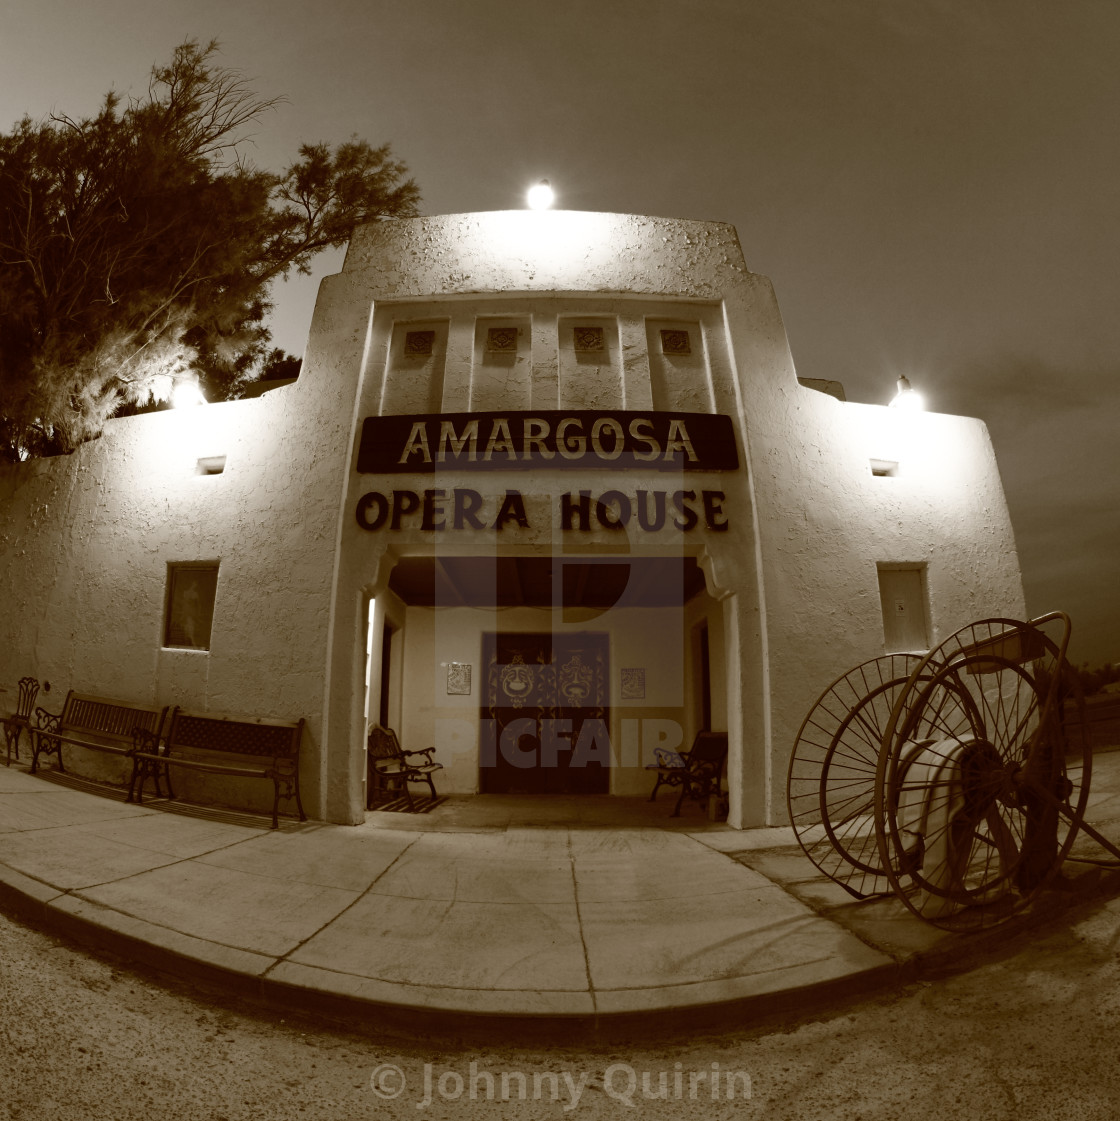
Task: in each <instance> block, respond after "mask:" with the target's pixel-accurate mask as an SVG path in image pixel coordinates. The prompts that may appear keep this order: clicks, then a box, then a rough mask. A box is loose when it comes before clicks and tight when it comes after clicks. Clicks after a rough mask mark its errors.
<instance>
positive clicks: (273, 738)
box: [128, 706, 307, 829]
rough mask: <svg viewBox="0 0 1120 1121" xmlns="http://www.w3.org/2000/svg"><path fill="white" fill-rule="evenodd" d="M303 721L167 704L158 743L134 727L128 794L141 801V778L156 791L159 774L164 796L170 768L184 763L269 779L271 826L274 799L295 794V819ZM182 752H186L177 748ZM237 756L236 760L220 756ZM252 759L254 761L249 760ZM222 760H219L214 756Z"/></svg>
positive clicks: (298, 805)
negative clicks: (150, 782) (188, 709)
mask: <svg viewBox="0 0 1120 1121" xmlns="http://www.w3.org/2000/svg"><path fill="white" fill-rule="evenodd" d="M302 738H303V721H302V720H298V721H296V722H295V723H289V722H281V721H275V720H261V719H249V718H245V717H241V718H239V717H232V716H218V715H214V714H206V715H202V714H197V713H191V712H184V711H183V710H182V709H181V708H179V707H178V706H176V707H175V708H173V709H172V710H171V720H170V723H169V725H168V729H167V734H166V736H165V737H164V738H163V742H162V744H161V742H160V739H159V737H158V736H157V735H155V734H153V733H152V732H150V731H148V730H145V729H140V730H138V731H137V733H136V743H135V747H134V749H133V751H132V753H131V754H132V780H131V782H130V783H129V786H128V800H129V801H130V802H141V801H142V800H143V794H144V783H145V782H146V781H147V780H148V779H149V778H150V779H152V780H153V781H154V783H155V788H156V795H157V797H159V796H161V794H160V785H159V783H160V778H161V777H163V778H165V779H166V780H167V790H168V795H169V797H172V798H174V797H175V793H174V790H173V789H172V787H171V775H170V768H173V767H184V768H187V769H189V770H194V771H201V772H204V773H207V774H217V775H230V776H232V777H236V778H262V779H269V780H270V781H271V782H272V785H273V790H274V795H273V799H272V828H273V829H277V828H279V818H278V814H279V806H280V799H281V798H284V799H286V800H290V799H293V798H294V799H295V803H296V809H297V811H298V812H299V819H300V821H306V820H307V815H306V814H305V813H304V812H303V802H302V801H301V799H300V796H299V748H300V741H301V740H302ZM183 752H186V753H187V754H183ZM234 756H241V757H242V761H240V762H238V761H236V760H231V761H229V762H226V761H224V760H226V759H230V757H234ZM250 759H253V760H256V762H253V763H250V762H249V760H250ZM219 760H223V761H219Z"/></svg>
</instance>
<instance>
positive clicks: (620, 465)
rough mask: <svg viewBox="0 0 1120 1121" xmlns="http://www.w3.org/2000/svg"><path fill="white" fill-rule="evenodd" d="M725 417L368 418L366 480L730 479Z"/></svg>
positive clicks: (730, 439)
mask: <svg viewBox="0 0 1120 1121" xmlns="http://www.w3.org/2000/svg"><path fill="white" fill-rule="evenodd" d="M738 466H739V452H738V449H737V448H736V446H735V430H734V427H733V425H732V423H731V418H730V417H729V416H724V415H722V414H712V413H662V412H596V411H592V410H584V411H576V412H563V411H542V412H509V413H496V412H494V413H432V414H427V415H415V414H413V415H410V416H381V417H367V418H366V420H365V422H364V423H363V425H362V438H361V443H360V445H359V447H358V471H359V472H361V473H363V474H367V473H368V474H379V475H392V474H402V473H417V474H434V473H435V472H437V471H441V470H451V471H502V470H510V469H519V468H527V467H534V468H538V469H539V468H559V469H565V468H580V467H582V468H587V467H594V468H602V469H604V470H608V471H610V470H645V471H649V470H656V471H734V470H735V469H736V468H738Z"/></svg>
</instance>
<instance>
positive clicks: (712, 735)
mask: <svg viewBox="0 0 1120 1121" xmlns="http://www.w3.org/2000/svg"><path fill="white" fill-rule="evenodd" d="M726 758H727V733H726V732H697V734H696V739H695V740H693V741H692V750H691V751H690V752H689V753H688V769H689V770H690V771H692V772H693V773H696V772H698V771H709V770H711V771H721V770H722V769H723V761H724V760H725V759H726Z"/></svg>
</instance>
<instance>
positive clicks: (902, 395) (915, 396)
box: [891, 377, 926, 413]
mask: <svg viewBox="0 0 1120 1121" xmlns="http://www.w3.org/2000/svg"><path fill="white" fill-rule="evenodd" d="M925 407H926V403H925V402H924V401H923V400H922V395H921V394H920V393H919V392H918V391H917V390H916V389H914V387H913V386H912V385H911V384H910V379H909V378H907V377H900V378H899V379H898V392H897V393H896V394H895V395H894V400H893V401H891V408H895V409H905V410H906V411H907V412H912V413H913V412H920V411H921V410H922V409H924V408H925Z"/></svg>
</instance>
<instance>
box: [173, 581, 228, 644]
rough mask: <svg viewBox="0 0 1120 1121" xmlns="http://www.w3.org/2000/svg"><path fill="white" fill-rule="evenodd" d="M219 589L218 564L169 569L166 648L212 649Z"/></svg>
mask: <svg viewBox="0 0 1120 1121" xmlns="http://www.w3.org/2000/svg"><path fill="white" fill-rule="evenodd" d="M217 588H218V563H217V561H213V562H192V563H188V564H169V565H168V566H167V611H166V618H165V622H164V634H163V645H164V646H175V647H180V648H182V649H186V650H209V649H210V630H211V627H212V625H213V622H214V595H215V592H216V591H217Z"/></svg>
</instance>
